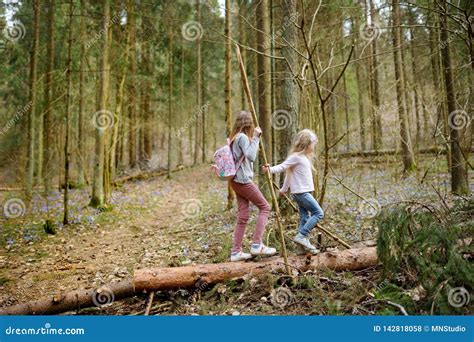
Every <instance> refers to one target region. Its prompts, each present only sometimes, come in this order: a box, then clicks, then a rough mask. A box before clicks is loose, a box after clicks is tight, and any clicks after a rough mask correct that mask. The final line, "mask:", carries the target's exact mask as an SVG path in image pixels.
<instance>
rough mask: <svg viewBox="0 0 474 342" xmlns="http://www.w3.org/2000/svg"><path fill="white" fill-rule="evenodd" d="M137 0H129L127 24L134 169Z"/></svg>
mask: <svg viewBox="0 0 474 342" xmlns="http://www.w3.org/2000/svg"><path fill="white" fill-rule="evenodd" d="M135 11H136V7H135V2H134V1H132V0H128V12H127V13H128V15H127V25H128V21H130V25H129V27H130V70H129V73H130V77H129V83H128V164H129V166H130V167H131V168H132V169H133V168H135V167H136V166H137V162H138V159H137V134H136V133H137V131H136V130H137V113H136V88H135V82H136V79H135V77H136V55H137V53H136V46H135V45H136V23H135Z"/></svg>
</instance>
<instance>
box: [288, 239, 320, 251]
mask: <svg viewBox="0 0 474 342" xmlns="http://www.w3.org/2000/svg"><path fill="white" fill-rule="evenodd" d="M293 242H294V243H297V244H298V245H300V246H302V247H304V248H306V249H316V247H314V246H306V245H305V244H304V243H302V242H300V241H298V240H293Z"/></svg>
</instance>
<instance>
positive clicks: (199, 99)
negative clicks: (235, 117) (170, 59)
mask: <svg viewBox="0 0 474 342" xmlns="http://www.w3.org/2000/svg"><path fill="white" fill-rule="evenodd" d="M200 5H201V4H200V1H196V15H197V18H196V20H197V22H198V23H201V6H200ZM196 45H197V47H196V49H197V81H196V95H197V101H196V104H197V110H201V107H202V60H201V59H202V58H201V38H198V39H197V42H196ZM203 124H204V116H202V118H199V117H198V119H197V120H196V133H195V136H194V140H195V145H194V164H197V163H198V159H199V150H200V148H199V142H200V140H201V138H202V141H204V139H205V137H204V136H203V137H201V136H200V135H201V133H202V132H203V131H202V130H201V129H200V128H201V125H203ZM201 148H203V147H201ZM203 158H204V156H203Z"/></svg>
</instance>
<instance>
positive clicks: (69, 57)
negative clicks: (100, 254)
mask: <svg viewBox="0 0 474 342" xmlns="http://www.w3.org/2000/svg"><path fill="white" fill-rule="evenodd" d="M73 14H74V4H73V0H69V28H68V46H67V71H66V79H67V92H66V100H65V101H66V110H65V126H66V127H65V130H66V133H65V134H66V139H65V141H64V201H63V203H64V215H63V224H64V225H67V224H69V205H68V202H69V161H70V158H69V157H70V156H69V120H70V118H71V92H72V70H71V69H72V18H73Z"/></svg>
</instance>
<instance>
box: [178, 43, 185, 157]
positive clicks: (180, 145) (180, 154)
mask: <svg viewBox="0 0 474 342" xmlns="http://www.w3.org/2000/svg"><path fill="white" fill-rule="evenodd" d="M180 81H181V92H180V97H181V99H180V113H179V125H180V127H183V116H184V38H183V37H182V36H181V70H180ZM183 135H184V131H183V130H180V132H179V134H178V136H177V137H176V138H177V139H178V165H184V156H183V140H184V138H183Z"/></svg>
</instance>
